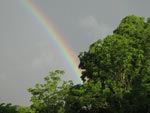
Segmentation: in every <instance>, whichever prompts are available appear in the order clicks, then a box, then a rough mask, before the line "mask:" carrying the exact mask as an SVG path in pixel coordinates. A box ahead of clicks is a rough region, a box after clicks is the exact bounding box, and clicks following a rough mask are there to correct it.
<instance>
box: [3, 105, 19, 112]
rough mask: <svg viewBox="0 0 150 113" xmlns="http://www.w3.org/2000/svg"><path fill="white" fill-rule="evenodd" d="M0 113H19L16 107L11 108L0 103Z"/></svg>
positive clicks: (11, 106)
mask: <svg viewBox="0 0 150 113" xmlns="http://www.w3.org/2000/svg"><path fill="white" fill-rule="evenodd" d="M0 113H19V112H18V111H17V106H13V105H12V104H11V103H9V104H5V103H1V104H0Z"/></svg>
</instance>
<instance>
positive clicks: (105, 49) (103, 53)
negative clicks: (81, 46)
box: [79, 15, 150, 113]
mask: <svg viewBox="0 0 150 113" xmlns="http://www.w3.org/2000/svg"><path fill="white" fill-rule="evenodd" d="M79 59H80V64H79V67H80V68H81V69H83V70H84V71H82V76H81V78H82V80H83V81H86V78H88V79H89V80H88V82H90V81H91V80H92V81H94V82H95V84H97V83H98V82H100V85H101V88H100V89H101V91H100V92H101V93H99V97H98V98H100V95H101V94H103V93H104V92H105V91H106V92H107V94H106V96H105V97H104V100H106V103H107V105H108V106H107V109H110V110H111V111H110V112H112V113H114V112H119V113H121V112H123V113H126V112H129V113H133V112H135V113H138V111H140V112H143V111H144V112H150V101H149V100H150V19H148V20H147V21H146V22H145V21H144V18H143V17H137V16H134V15H131V16H127V17H125V18H124V19H123V20H122V21H121V23H120V25H119V26H118V27H117V29H116V30H114V33H113V35H109V36H107V37H106V38H104V39H99V40H98V41H96V42H95V43H93V44H92V45H91V46H90V48H89V51H87V52H86V51H85V52H82V53H81V54H80V55H79ZM93 85H94V84H93ZM146 100H147V101H146ZM141 103H142V104H141ZM129 106H130V107H129ZM101 107H102V108H103V106H101ZM97 113H98V112H97Z"/></svg>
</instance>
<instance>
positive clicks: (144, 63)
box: [0, 15, 150, 113]
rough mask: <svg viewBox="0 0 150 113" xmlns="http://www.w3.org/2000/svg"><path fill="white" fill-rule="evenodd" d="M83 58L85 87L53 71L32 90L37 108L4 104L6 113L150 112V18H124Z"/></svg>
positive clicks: (2, 112) (1, 110)
mask: <svg viewBox="0 0 150 113" xmlns="http://www.w3.org/2000/svg"><path fill="white" fill-rule="evenodd" d="M78 57H79V60H80V64H79V68H80V69H82V75H81V79H82V80H83V84H74V83H73V82H72V81H62V80H61V78H62V77H61V76H63V75H64V71H62V70H56V71H53V72H50V74H49V76H46V77H45V78H44V81H45V82H44V83H43V84H40V83H38V84H36V85H35V87H34V88H29V89H28V92H29V93H31V94H32V96H31V102H32V105H31V106H29V107H22V106H19V105H11V104H6V103H1V104H0V113H150V18H148V19H147V20H145V19H144V18H143V17H138V16H135V15H130V16H127V17H125V18H123V19H122V21H121V23H120V24H119V26H118V27H117V28H116V29H115V30H114V31H113V34H112V35H108V36H107V37H105V38H104V39H99V40H97V41H96V42H94V43H93V44H91V45H90V46H89V50H88V51H84V52H81V53H80V54H79V56H78Z"/></svg>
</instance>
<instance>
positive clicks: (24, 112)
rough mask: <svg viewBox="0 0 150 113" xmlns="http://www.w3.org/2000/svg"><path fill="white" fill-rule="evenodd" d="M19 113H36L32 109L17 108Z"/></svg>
mask: <svg viewBox="0 0 150 113" xmlns="http://www.w3.org/2000/svg"><path fill="white" fill-rule="evenodd" d="M17 111H18V113H35V112H34V111H33V110H32V109H31V108H30V107H23V106H17Z"/></svg>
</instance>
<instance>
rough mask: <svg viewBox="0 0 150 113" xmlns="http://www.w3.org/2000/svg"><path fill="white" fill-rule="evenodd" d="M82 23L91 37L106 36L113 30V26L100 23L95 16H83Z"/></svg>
mask: <svg viewBox="0 0 150 113" xmlns="http://www.w3.org/2000/svg"><path fill="white" fill-rule="evenodd" d="M80 25H81V27H82V28H83V29H84V31H85V32H86V33H87V34H88V35H89V36H90V37H95V38H104V37H106V36H107V35H109V34H110V33H111V30H112V27H111V26H109V25H107V24H105V23H99V21H98V20H97V19H96V18H95V17H94V16H88V17H85V18H82V19H81V20H80Z"/></svg>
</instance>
